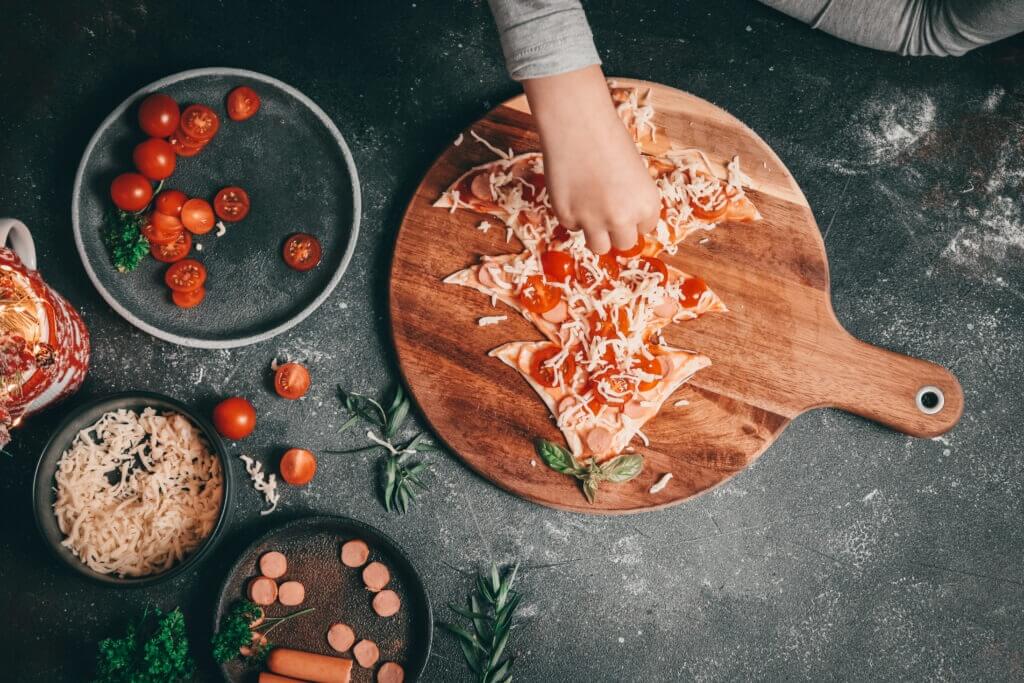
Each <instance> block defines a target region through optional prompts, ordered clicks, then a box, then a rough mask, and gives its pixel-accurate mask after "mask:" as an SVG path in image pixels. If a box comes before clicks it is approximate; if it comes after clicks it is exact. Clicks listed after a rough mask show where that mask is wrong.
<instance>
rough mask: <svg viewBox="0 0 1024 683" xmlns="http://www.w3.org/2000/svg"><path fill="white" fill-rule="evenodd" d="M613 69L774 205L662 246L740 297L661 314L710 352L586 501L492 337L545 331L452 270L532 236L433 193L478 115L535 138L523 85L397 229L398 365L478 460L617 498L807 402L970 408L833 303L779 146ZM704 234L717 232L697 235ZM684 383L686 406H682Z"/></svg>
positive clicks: (928, 419) (718, 470)
mask: <svg viewBox="0 0 1024 683" xmlns="http://www.w3.org/2000/svg"><path fill="white" fill-rule="evenodd" d="M618 82H619V83H621V84H623V85H637V86H639V87H642V88H648V87H649V88H651V89H652V92H653V99H652V103H653V104H654V107H655V109H656V110H657V115H656V116H655V123H656V124H657V125H658V127H659V141H658V143H657V144H656V145H655V146H656V147H659V148H662V149H663V148H664V146H665V141H666V139H668V140H671V142H673V143H675V144H676V145H677V146H679V147H699V148H701V149H703V150H704V151H705V152H706V153H707V155H708V157H709V158H710V159H711V161H712V163H713V164H714V165H719V166H720V168H719V169H718V170H719V171H720V172H721V173H722V175H723V176H724V164H725V163H727V162H728V161H729V160H730V159H731V158H732V156H733V155H735V154H739V155H740V157H741V159H742V162H743V169H744V171H745V172H746V173H747V175H749V176H750V178H751V181H752V183H751V188H750V190H749V195H750V197H751V199H752V200H753V201H754V202H755V203H756V205H757V206H758V208H759V209H760V211H761V213H762V214H763V216H764V220H762V221H760V222H758V223H724V224H722V225H720V226H719V227H718V228H716V229H715V230H714V231H712V232H710V233H697V234H695V235H692V236H691V237H690V238H689V239H688V240H687V242H686V243H685V244H684V245H683V247H682V248H680V250H679V253H678V254H677V255H675V256H667V255H666V256H665V258H666V260H667V261H668V262H669V263H671V264H672V265H674V266H676V267H678V268H680V269H682V270H683V271H685V272H688V273H693V274H696V275H700V276H701V277H703V278H704V279H705V280H706V281H707V282H708V284H709V285H710V286H711V288H712V289H714V290H715V292H716V293H718V294H719V295H720V296H721V297H722V299H723V300H724V301H725V302H726V305H728V307H729V309H730V312H729V313H727V314H713V315H706V316H704V317H702V318H699V319H697V320H692V321H686V322H683V323H677V324H674V325H670V326H669V327H667V328H666V329H665V338H666V339H667V340H668V342H669V343H670V344H673V345H677V346H681V347H683V348H690V349H696V350H698V351H700V352H702V353H704V354H706V355H708V356H710V357H711V359H712V363H713V365H712V366H711V367H710V368H707V369H705V370H702V371H701V372H699V373H697V375H696V376H694V378H693V379H692V380H691V381H690V383H689V384H688V385H685V386H684V387H683V388H681V389H680V390H679V391H678V392H676V394H675V395H674V396H673V397H672V398H671V399H669V401H668V402H667V403H666V405H665V407H664V408H663V409H662V412H661V413H660V414H659V415H658V416H657V417H655V418H654V419H653V420H652V421H651V422H650V423H648V425H647V428H646V430H645V431H646V433H647V435H648V436H649V437H650V439H651V444H650V447H643V446H641V445H637V450H638V451H640V452H642V453H643V454H644V455H645V460H646V462H645V466H644V470H643V472H642V473H641V475H640V476H639V477H637V478H636V479H635V480H633V481H632V482H629V483H627V484H621V485H614V486H612V485H605V486H603V487H602V490H601V494H600V497H599V499H598V502H597V504H596V505H593V506H592V505H589V504H588V503H587V502H586V500H585V499H584V497H583V495H582V493H581V492H580V490H579V487H578V485H577V483H576V482H575V480H573V479H570V478H569V477H566V476H564V475H560V474H557V473H555V472H553V471H551V470H549V469H548V468H547V467H546V466H545V465H544V464H543V463H542V462H540V460H539V459H538V458H537V457H536V456H535V455H534V452H533V446H532V441H533V439H534V438H535V437H538V436H540V437H544V438H547V439H551V440H555V441H558V442H561V441H562V438H561V435H560V434H559V432H558V430H557V429H556V428H555V426H554V424H553V422H552V419H551V418H550V416H549V414H548V411H547V409H546V408H545V407H544V405H543V403H542V402H541V401H540V399H539V398H538V397H537V396H536V395H535V394H534V393H533V391H532V390H531V389H530V387H529V386H528V384H527V383H526V382H525V381H524V380H523V379H522V378H521V377H520V376H519V375H518V373H516V372H515V371H514V370H513V369H511V368H509V367H507V366H505V365H504V364H503V363H501V362H500V361H498V360H497V359H494V358H488V357H487V355H486V354H487V351H489V350H490V349H492V348H494V347H496V346H499V345H500V344H502V343H504V342H507V341H512V340H534V339H540V338H541V335H540V333H539V332H538V331H537V330H536V329H535V328H534V327H533V326H532V325H531V324H530V323H528V322H527V321H525V320H524V319H522V318H521V317H520V316H518V315H517V314H515V313H514V312H513V311H510V310H507V309H502V310H495V309H492V308H491V307H490V305H489V302H488V301H487V300H486V298H485V297H483V296H482V295H480V294H479V293H477V292H474V291H471V290H469V289H466V288H460V287H454V286H446V285H442V284H441V279H442V278H444V277H445V276H447V275H449V274H451V273H453V272H455V271H456V270H459V269H461V268H464V267H466V266H467V265H469V264H471V263H474V262H476V261H477V259H478V257H479V256H480V255H481V254H501V253H508V252H510V251H519V249H520V245H519V244H518V242H515V240H513V244H506V243H505V237H504V230H491V231H489V233H488V234H484V233H482V232H480V231H478V230H476V229H474V228H475V226H476V225H477V224H479V222H480V221H481V220H482V219H483V216H481V215H478V214H474V213H472V212H469V211H466V210H459V211H457V212H455V213H454V214H452V213H449V212H447V211H446V210H442V209H435V208H432V207H431V204H432V202H433V201H434V200H435V199H437V197H438V196H439V195H440V194H441V192H442V191H443V190H444V189H446V188H447V186H448V185H449V184H450V183H451V182H452V181H453V180H455V178H457V177H458V176H459V175H460V174H461V173H462V172H464V171H465V170H466V169H468V168H469V167H471V166H474V165H477V164H481V163H484V162H486V161H489V160H491V159H493V157H494V155H493V153H492V152H490V151H489V150H487V149H486V148H485V147H484V146H483V145H480V144H478V143H476V142H475V141H474V140H473V139H472V137H471V136H470V134H469V131H470V130H474V131H476V132H477V133H478V134H479V135H481V136H483V137H484V138H485V139H487V140H488V141H490V142H491V143H493V144H494V145H495V146H497V147H499V148H502V149H504V148H512V149H513V150H514V151H515V152H516V153H521V152H527V151H534V150H538V149H539V140H538V138H537V133H536V131H535V129H534V127H533V124H532V119H531V117H530V113H529V107H528V105H527V102H526V98H525V96H519V97H516V98H513V99H512V100H509V101H508V102H505V103H504V104H502V105H500V106H498V107H497V108H495V109H494V110H492V111H491V112H489V113H488V114H487V115H486V116H484V117H483V118H482V119H481V120H479V121H477V122H476V123H474V124H473V125H472V126H470V128H468V129H466V131H465V134H464V141H463V143H462V144H461V145H459V146H455V145H452V146H449V148H448V149H447V150H446V151H445V152H444V153H443V154H442V155H441V157H440V158H439V159H438V160H437V161H436V162H435V163H434V165H433V166H432V167H431V168H430V170H429V171H428V172H427V175H426V177H425V178H424V179H423V182H422V183H420V186H419V187H418V189H417V190H416V194H415V196H414V197H413V199H412V201H411V202H410V204H409V207H408V209H407V210H406V214H405V217H404V218H403V221H402V225H401V228H400V230H399V233H398V239H397V242H396V246H395V254H394V260H393V262H392V269H391V291H390V312H391V324H392V332H393V335H394V340H395V346H396V348H397V352H398V359H399V364H400V367H401V371H402V374H403V376H404V378H405V381H406V382H407V384H408V386H409V388H410V390H411V391H412V394H413V396H414V397H415V399H416V401H417V403H418V404H419V406H420V408H421V410H422V411H423V414H424V415H425V416H426V418H427V420H428V421H429V422H430V425H431V427H432V428H433V429H434V431H435V432H436V433H437V434H438V435H439V436H440V437H441V438H442V439H443V440H444V441H445V442H446V443H447V444H448V446H449V447H450V448H451V449H452V450H453V451H454V452H455V453H457V454H458V455H459V457H461V458H462V459H463V461H465V462H466V464H467V465H469V467H471V468H472V469H473V470H474V471H476V472H477V473H479V474H481V475H482V476H484V477H486V478H487V479H489V480H490V481H492V482H494V483H495V484H497V485H498V486H501V487H502V488H504V489H506V490H507V491H510V492H512V493H514V494H516V495H518V496H522V497H524V498H526V499H528V500H531V501H534V502H537V503H540V504H543V505H548V506H551V507H555V508H560V509H568V510H576V511H581V512H592V513H622V512H634V511H642V510H651V509H656V508H661V507H665V506H667V505H672V504H674V503H678V502H680V501H683V500H686V499H687V498H690V497H692V496H694V495H697V494H699V493H701V492H703V491H706V490H708V489H709V488H711V487H713V486H715V485H717V484H720V483H721V482H723V481H725V480H726V479H728V478H729V477H731V476H733V475H734V474H736V473H737V472H739V471H740V470H742V469H743V468H744V467H746V466H747V465H748V464H749V463H750V462H752V461H753V460H754V459H755V458H757V457H758V456H759V455H760V454H761V453H763V452H764V450H765V449H766V448H767V447H768V446H769V445H771V443H772V442H773V441H774V440H775V439H776V438H777V437H778V435H779V434H780V433H781V432H782V430H783V429H785V427H786V425H787V424H788V423H789V421H790V420H792V419H793V418H794V417H796V416H797V415H799V414H800V413H802V412H804V411H807V410H810V409H812V408H819V407H835V408H840V409H842V410H846V411H849V412H852V413H856V414H858V415H861V416H863V417H866V418H868V419H871V420H874V421H877V422H880V423H882V424H885V425H887V426H889V427H891V428H893V429H896V430H899V431H901V432H904V433H907V434H911V435H914V436H921V437H929V436H936V435H938V434H942V433H943V432H946V431H947V430H949V429H950V428H951V427H952V426H953V425H954V424H955V423H956V422H957V420H958V419H959V417H960V415H961V413H962V411H963V393H962V391H961V389H960V385H959V383H958V382H957V380H956V378H955V377H953V375H952V374H951V373H949V372H948V371H947V370H945V369H944V368H942V367H940V366H938V365H935V364H933V363H929V362H927V361H924V360H920V359H916V358H911V357H909V356H903V355H900V354H896V353H892V352H890V351H887V350H885V349H881V348H878V347H875V346H871V345H870V344H866V343H864V342H861V341H859V340H857V339H855V338H854V337H852V336H851V335H850V334H849V333H848V332H846V330H845V329H843V327H842V326H841V325H840V324H839V322H838V321H837V320H836V317H835V314H834V313H833V311H832V305H831V301H830V297H829V276H828V262H827V258H826V255H825V248H824V243H823V242H822V238H821V233H820V231H819V230H818V226H817V224H816V223H815V220H814V216H813V214H812V213H811V210H810V207H809V206H808V204H807V200H806V199H805V197H804V195H803V192H801V190H800V188H799V186H798V185H797V184H796V181H795V180H794V179H793V177H792V176H791V175H790V173H789V172H788V171H787V170H786V167H785V166H784V165H783V163H782V161H781V160H780V159H779V158H778V157H777V156H776V155H775V153H774V152H773V151H772V150H771V148H770V147H768V145H767V144H766V143H765V142H764V141H763V140H761V138H760V137H758V136H757V135H756V134H755V133H754V132H753V131H751V130H750V129H749V128H747V127H746V126H745V125H744V124H743V123H741V122H740V121H739V120H737V119H736V118H735V117H733V116H731V115H730V114H728V113H726V112H725V111H723V110H721V109H719V108H718V107H716V106H714V105H712V104H710V103H709V102H706V101H705V100H702V99H700V98H698V97H695V96H693V95H689V94H687V93H684V92H682V91H679V90H675V89H673V88H668V87H666V86H661V85H658V84H654V83H647V82H643V81H631V80H626V79H620V80H619V81H618ZM645 151H646V150H645ZM650 151H657V150H650ZM491 222H492V223H493V222H496V221H495V220H494V219H491ZM703 236H708V237H710V239H709V240H708V241H707V242H706V243H705V244H703V245H698V244H697V242H698V240H700V239H701V237H703ZM501 313H506V314H508V315H509V320H508V321H506V322H504V323H501V324H499V325H494V326H488V327H478V325H477V323H476V321H477V319H478V318H480V317H481V316H484V315H493V314H501ZM925 386H933V387H937V388H938V389H940V390H941V391H942V392H943V394H944V398H945V403H944V406H943V407H942V409H941V410H940V411H938V412H937V413H936V414H934V415H927V414H925V413H924V412H922V411H921V410H920V409H919V408H918V405H917V394H918V391H919V390H920V389H921V388H922V387H925ZM679 399H687V400H688V401H689V405H686V406H680V407H674V406H673V403H674V402H675V401H677V400H679ZM635 443H636V442H635ZM666 472H671V473H672V474H673V479H672V480H671V482H670V483H669V485H668V486H667V487H666V488H665V489H664V490H663V491H661V492H660V493H658V494H655V495H651V494H649V493H648V489H649V488H650V487H651V485H652V484H653V483H654V482H655V481H657V479H659V478H660V477H661V476H662V475H663V474H664V473H666Z"/></svg>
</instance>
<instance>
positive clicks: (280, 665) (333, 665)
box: [267, 647, 352, 683]
mask: <svg viewBox="0 0 1024 683" xmlns="http://www.w3.org/2000/svg"><path fill="white" fill-rule="evenodd" d="M267 668H269V669H270V670H271V671H273V672H274V673H276V674H281V675H282V676H291V677H293V678H298V679H299V680H302V681H312V682H313V683H349V680H350V679H351V677H352V660H351V659H342V658H341V657H329V656H327V655H318V654H313V653H312V652H303V651H302V650H292V649H290V648H287V647H275V648H274V649H273V650H271V651H270V655H269V656H268V657H267Z"/></svg>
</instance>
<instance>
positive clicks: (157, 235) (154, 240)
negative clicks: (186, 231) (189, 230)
mask: <svg viewBox="0 0 1024 683" xmlns="http://www.w3.org/2000/svg"><path fill="white" fill-rule="evenodd" d="M181 232H182V231H181V230H178V231H175V232H172V231H168V230H159V229H157V227H156V226H155V225H153V221H152V220H147V221H146V224H145V225H143V226H142V236H143V237H145V238H146V241H147V242H149V243H150V244H151V245H153V244H170V243H171V242H173V241H174V240H176V239H178V237H179V236H180V235H181Z"/></svg>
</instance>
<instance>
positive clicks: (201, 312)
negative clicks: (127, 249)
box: [71, 68, 361, 348]
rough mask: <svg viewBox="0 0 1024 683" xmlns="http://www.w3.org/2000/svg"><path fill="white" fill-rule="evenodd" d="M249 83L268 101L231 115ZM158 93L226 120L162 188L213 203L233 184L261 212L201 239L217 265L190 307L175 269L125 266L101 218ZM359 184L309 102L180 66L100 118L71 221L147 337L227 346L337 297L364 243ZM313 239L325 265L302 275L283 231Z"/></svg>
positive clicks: (242, 78) (96, 276)
mask: <svg viewBox="0 0 1024 683" xmlns="http://www.w3.org/2000/svg"><path fill="white" fill-rule="evenodd" d="M240 85H249V86H251V87H252V88H253V89H255V90H256V91H257V92H258V93H259V95H260V97H261V98H262V101H263V104H262V106H261V108H260V111H259V112H258V113H257V114H256V115H255V116H254V117H252V118H251V119H249V120H248V121H242V122H236V121H231V120H230V119H228V117H227V114H226V113H225V110H224V100H225V98H226V97H227V94H228V93H229V92H230V91H231V90H232V89H233V88H236V87H238V86H240ZM155 91H161V92H165V93H167V94H168V95H170V96H172V97H174V98H175V99H176V100H177V101H178V102H179V104H181V105H182V107H183V108H184V106H186V105H188V104H193V103H203V104H207V105H209V106H210V107H212V108H213V109H214V110H215V111H216V112H217V113H218V114H219V115H220V117H221V126H220V131H219V132H218V133H217V136H216V137H215V138H214V139H213V140H212V141H211V142H210V144H209V145H207V147H206V148H205V149H204V150H203V151H202V152H200V153H199V154H198V155H197V156H195V157H191V158H179V159H178V164H177V168H176V170H175V172H174V175H172V176H171V177H170V178H169V179H168V180H167V181H166V182H165V184H164V187H165V188H175V189H179V190H182V191H183V192H185V193H186V194H188V195H189V196H196V197H203V198H206V199H207V200H209V201H211V202H212V199H213V195H214V194H215V193H216V192H217V191H218V190H219V189H220V188H222V187H225V186H227V185H239V186H241V187H243V188H244V189H245V190H246V191H247V192H248V193H249V196H250V198H251V200H252V210H251V211H250V213H249V215H248V216H247V217H246V218H245V219H244V220H243V221H241V222H239V223H235V224H228V231H227V234H226V235H224V236H223V237H219V238H218V237H216V236H215V234H214V233H215V231H214V232H210V233H208V234H206V235H203V236H201V237H198V238H197V239H196V242H197V243H199V244H202V246H203V250H202V251H199V252H197V251H195V248H193V252H192V256H193V257H194V258H198V259H199V260H201V261H202V262H203V263H205V264H206V267H207V269H208V271H209V280H208V281H207V285H206V287H207V292H208V293H207V297H206V300H205V301H203V303H202V304H201V305H199V306H197V307H196V308H193V309H188V310H184V309H180V308H178V307H177V306H175V305H174V304H172V303H171V300H170V297H169V295H168V290H167V287H166V286H164V284H163V273H164V271H165V270H166V268H167V266H166V265H165V264H162V263H158V262H157V261H155V260H154V259H152V258H149V257H147V258H146V259H145V260H144V261H143V264H142V265H141V266H140V267H139V268H138V269H136V270H135V271H133V272H131V273H119V272H117V271H116V270H115V269H114V267H113V264H112V262H111V259H110V255H109V253H108V252H107V249H106V248H105V246H104V245H103V240H102V228H103V223H104V217H105V215H106V214H107V212H109V211H111V210H112V209H113V204H112V203H111V201H110V183H111V181H112V180H113V179H114V178H115V177H116V176H117V175H118V174H120V173H124V172H126V171H133V170H134V168H133V165H132V149H133V148H134V146H135V145H136V144H138V143H139V142H141V141H142V140H144V139H145V134H144V133H143V132H142V131H141V130H140V129H139V126H138V122H137V112H138V104H139V102H140V101H141V100H142V99H144V98H145V96H146V95H148V94H150V93H152V92H155ZM360 213H361V209H360V195H359V179H358V176H357V174H356V168H355V163H354V162H353V160H352V155H351V153H350V152H349V149H348V146H347V145H346V144H345V140H344V139H343V138H342V136H341V133H339V132H338V129H337V128H336V127H335V126H334V124H333V123H332V122H331V120H330V119H329V118H328V117H327V115H326V114H325V113H324V112H323V110H321V109H320V108H319V107H318V106H317V105H316V104H314V103H313V102H312V101H311V100H310V99H309V98H307V97H306V96H305V95H303V94H302V93H300V92H299V91H297V90H295V89H294V88H292V87H291V86H288V85H286V84H284V83H282V82H281V81H278V80H276V79H274V78H271V77H269V76H264V75H263V74H258V73H255V72H252V71H244V70H241V69H226V68H211V69H197V70H195V71H183V72H182V73H179V74H175V75H173V76H168V77H167V78H164V79H162V80H159V81H157V82H155V83H151V84H149V85H147V86H146V87H144V88H142V89H141V90H139V91H138V92H136V93H135V94H134V95H132V96H131V97H129V98H128V99H127V100H125V101H124V102H122V103H121V105H120V106H118V107H117V109H115V110H114V111H113V113H112V114H111V115H110V116H108V117H107V118H106V120H105V121H103V123H102V124H101V125H100V127H99V129H98V130H97V131H96V133H95V135H93V138H92V140H90V142H89V146H88V147H87V148H86V150H85V154H84V155H83V156H82V161H81V163H80V164H79V167H78V174H77V175H76V177H75V187H74V193H73V195H72V202H71V218H72V224H73V226H74V231H75V242H76V244H77V245H78V252H79V254H80V255H81V257H82V263H83V264H84V265H85V269H86V271H87V272H88V273H89V277H90V278H91V279H92V281H93V284H95V285H96V288H97V289H98V290H99V292H100V294H101V295H103V298H104V299H106V300H107V303H109V304H110V305H111V307H113V309H114V310H115V311H117V312H118V313H119V314H121V315H122V316H123V317H124V318H125V319H126V320H128V321H129V322H130V323H132V324H133V325H135V326H136V327H139V328H140V329H143V330H145V331H146V332H148V333H150V334H152V335H154V336H156V337H159V338H161V339H166V340H167V341H170V342H174V343H176V344H183V345H185V346H199V347H204V348H228V347H234V346H242V345H245V344H252V343H255V342H258V341H262V340H264V339H269V338H270V337H273V336H274V335H277V334H280V333H281V332H284V331H285V330H287V329H289V328H291V327H292V326H294V325H296V324H298V323H299V322H300V321H302V320H303V319H304V318H305V317H306V316H308V315H309V314H310V313H312V312H313V311H314V310H316V308H317V307H318V306H319V305H320V304H321V303H323V301H324V300H325V299H326V298H327V297H328V295H330V293H331V291H332V290H333V289H334V287H335V285H337V283H338V280H339V279H341V276H342V274H343V273H344V272H345V268H346V267H347V266H348V262H349V259H350V258H351V256H352V252H353V250H354V249H355V245H356V236H357V234H358V232H359V217H360ZM294 232H308V233H311V234H313V235H315V236H316V237H317V238H318V239H319V240H320V242H321V244H322V245H323V260H322V261H321V263H320V265H319V266H317V267H316V268H315V269H313V270H312V271H310V272H307V273H299V272H296V271H294V270H292V269H291V268H289V267H288V266H287V265H285V263H284V261H283V260H282V258H281V248H282V246H283V244H284V241H285V238H287V236H288V235H290V234H292V233H294Z"/></svg>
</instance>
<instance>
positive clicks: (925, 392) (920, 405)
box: [917, 386, 946, 415]
mask: <svg viewBox="0 0 1024 683" xmlns="http://www.w3.org/2000/svg"><path fill="white" fill-rule="evenodd" d="M945 403H946V397H945V396H944V395H943V393H942V389H939V388H938V387H932V386H927V387H921V388H920V389H918V390H917V409H918V410H920V411H921V412H922V413H924V414H925V415H934V414H935V413H937V412H939V411H940V410H942V406H943V405H945Z"/></svg>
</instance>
